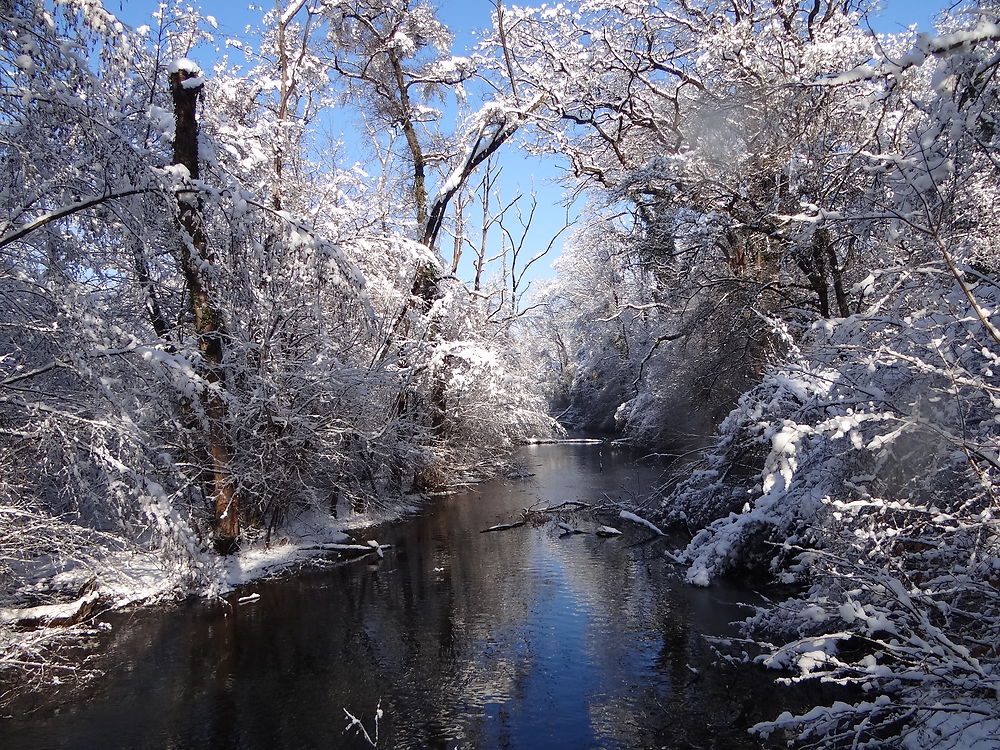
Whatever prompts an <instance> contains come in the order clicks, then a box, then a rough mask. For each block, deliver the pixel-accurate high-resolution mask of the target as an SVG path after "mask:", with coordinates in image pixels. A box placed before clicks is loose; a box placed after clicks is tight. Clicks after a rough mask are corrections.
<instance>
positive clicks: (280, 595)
mask: <svg viewBox="0 0 1000 750" xmlns="http://www.w3.org/2000/svg"><path fill="white" fill-rule="evenodd" d="M599 452H600V455H599ZM524 457H525V461H526V468H527V470H528V471H530V472H534V473H535V476H533V477H530V478H527V479H522V480H516V481H506V482H496V483H491V484H487V485H482V486H481V487H480V488H478V489H477V490H474V491H470V492H466V493H463V494H460V495H455V496H451V497H448V498H446V499H442V500H439V501H435V502H434V503H433V504H432V505H431V506H430V507H428V508H427V509H425V510H424V511H423V512H421V513H420V514H419V515H418V516H417V517H415V518H409V519H407V520H404V521H402V522H399V523H395V524H390V525H386V526H383V527H380V528H378V529H376V530H374V531H373V535H374V536H376V537H377V538H378V539H379V540H380V541H382V542H388V543H391V544H393V545H394V548H393V550H391V551H390V552H388V553H387V554H386V557H385V559H384V560H382V561H381V562H380V563H378V564H369V563H367V562H359V563H353V564H350V565H337V566H335V565H332V564H331V565H328V566H323V567H315V568H309V569H306V570H304V571H299V572H298V573H296V574H295V575H288V576H285V577H283V578H280V579H277V580H269V581H261V582H259V583H256V584H254V585H252V586H249V587H247V588H246V589H244V590H241V591H240V592H238V594H235V595H233V596H231V597H230V600H231V601H232V602H233V604H234V606H233V607H231V608H230V607H227V606H223V605H222V604H220V603H206V602H190V603H186V604H183V605H178V606H174V607H170V608H165V609H155V610H145V611H137V612H134V613H132V614H130V615H128V616H120V617H119V618H118V619H116V620H114V621H113V625H114V632H113V634H112V635H111V636H110V637H109V643H108V644H107V647H106V651H105V653H106V657H104V659H103V663H102V664H101V666H102V668H103V669H105V670H106V671H107V675H106V676H105V677H104V678H102V679H100V680H99V681H98V682H97V683H94V684H92V685H91V686H89V687H88V688H87V694H86V696H85V697H84V699H80V700H75V701H73V702H71V703H68V704H64V705H62V706H61V707H59V708H58V709H53V708H47V709H43V710H40V711H37V712H35V713H33V714H31V715H29V716H26V717H24V718H16V719H7V720H0V748H3V750H19V749H21V748H32V749H33V750H40V749H43V748H189V747H215V748H279V747H287V748H340V747H347V748H355V747H357V748H361V747H366V746H368V747H370V746H369V745H367V744H366V743H365V742H364V740H363V739H361V738H359V737H358V735H357V734H356V733H355V732H345V726H346V724H347V721H346V719H345V713H344V711H345V709H346V710H348V711H350V712H351V713H353V714H354V715H356V716H357V717H359V718H360V719H362V720H363V721H364V723H365V726H366V727H367V728H368V731H369V732H370V733H372V734H373V735H374V715H375V711H376V706H377V705H379V702H380V701H381V709H382V711H383V712H384V713H383V718H382V720H381V722H380V723H379V733H380V736H379V742H378V746H379V747H384V748H427V747H440V748H647V747H650V748H651V747H668V748H739V747H754V746H755V743H754V742H752V741H751V740H750V739H749V738H748V737H747V735H746V734H745V728H746V727H747V726H748V725H749V724H752V723H753V722H754V721H757V720H759V719H761V718H769V717H773V716H774V715H776V714H777V713H779V712H780V710H781V708H782V706H781V705H780V701H781V697H780V695H779V694H778V692H776V691H775V689H773V688H772V687H771V686H770V684H769V682H768V680H767V678H766V677H765V676H763V675H762V674H761V673H759V672H757V671H755V670H742V671H737V670H735V669H733V668H719V667H713V666H712V663H711V654H710V653H709V650H708V647H707V646H706V644H705V642H704V640H703V639H702V638H701V634H703V633H707V634H714V635H719V634H726V633H732V632H733V629H732V628H731V626H730V625H729V624H728V623H729V622H730V621H732V620H734V619H737V618H739V617H741V616H742V615H744V614H745V613H746V608H745V606H741V605H740V604H739V602H740V600H741V599H744V600H745V599H747V598H748V597H749V595H748V594H740V593H738V592H733V591H729V590H726V589H720V588H713V589H708V590H703V589H693V588H690V587H687V586H684V585H682V584H681V583H679V582H678V581H677V580H676V578H675V574H674V572H673V571H672V569H671V567H670V565H669V564H668V563H667V562H666V561H665V560H664V559H663V556H662V554H661V550H662V544H663V543H662V542H654V543H652V544H643V543H642V542H643V541H644V540H645V539H646V538H647V536H648V534H645V533H643V532H641V531H639V530H636V529H626V530H627V531H628V532H629V533H628V534H627V535H626V536H625V537H619V538H614V539H607V540H605V539H601V538H598V537H596V536H594V535H592V534H588V535H578V536H567V537H562V538H560V537H559V535H558V529H557V528H555V526H554V524H552V523H546V524H540V525H528V526H524V527H521V528H516V529H512V530H509V531H503V532H496V533H489V534H483V533H480V530H481V529H484V528H486V527H488V526H491V525H493V524H495V523H498V522H503V521H508V520H511V519H512V518H514V517H515V516H516V515H517V514H518V512H519V510H520V509H521V508H523V507H527V506H530V505H533V504H539V503H540V504H555V503H558V502H562V501H565V500H583V501H586V502H600V501H601V500H602V498H604V496H605V495H608V496H610V497H612V498H619V497H626V496H634V495H640V496H641V495H642V493H643V492H645V491H647V490H648V489H649V488H650V486H651V485H652V484H655V482H656V481H657V479H658V478H659V476H660V471H661V469H658V468H656V467H651V466H648V465H636V464H633V463H630V461H629V460H628V457H627V456H626V455H625V454H616V453H615V452H614V451H612V450H611V449H609V448H608V447H599V446H589V445H556V446H551V445H548V446H536V447H531V448H527V449H525V451H524ZM601 463H603V467H604V470H603V471H600V470H599V466H600V464H601ZM576 520H577V522H578V523H579V524H580V525H581V526H584V527H587V525H588V524H590V527H591V528H592V522H591V521H590V520H589V519H585V518H578V519H576ZM622 527H623V529H625V526H624V525H622ZM252 592H257V593H259V594H260V595H261V599H260V600H259V601H257V602H256V603H253V604H243V605H236V600H237V598H238V597H239V596H245V595H247V594H249V593H252Z"/></svg>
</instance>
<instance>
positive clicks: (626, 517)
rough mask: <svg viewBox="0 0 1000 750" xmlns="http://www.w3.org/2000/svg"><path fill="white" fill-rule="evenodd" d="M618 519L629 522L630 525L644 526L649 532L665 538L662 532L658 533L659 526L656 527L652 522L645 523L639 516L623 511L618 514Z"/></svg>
mask: <svg viewBox="0 0 1000 750" xmlns="http://www.w3.org/2000/svg"><path fill="white" fill-rule="evenodd" d="M618 517H619V518H621V519H623V520H625V521H631V522H632V523H634V524H637V525H639V526H644V527H645V528H647V529H649V530H650V531H652V532H653V533H654V534H656V535H657V536H666V534H664V533H663V532H662V531H660V527H659V526H657V525H656V524H654V523H653V522H652V521H647V520H646V519H645V518H642V517H641V516H637V515H636V514H635V513H630V512H629V511H627V510H623V511H621V512H620V513H619V514H618Z"/></svg>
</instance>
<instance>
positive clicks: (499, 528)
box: [479, 521, 524, 534]
mask: <svg viewBox="0 0 1000 750" xmlns="http://www.w3.org/2000/svg"><path fill="white" fill-rule="evenodd" d="M518 526H524V521H514V523H498V524H497V525H496V526H490V527H489V528H488V529H483V530H482V531H480V532H479V533H480V534H485V533H487V532H488V531H506V530H507V529H516V528H517V527H518Z"/></svg>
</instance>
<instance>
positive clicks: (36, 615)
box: [0, 591, 101, 628]
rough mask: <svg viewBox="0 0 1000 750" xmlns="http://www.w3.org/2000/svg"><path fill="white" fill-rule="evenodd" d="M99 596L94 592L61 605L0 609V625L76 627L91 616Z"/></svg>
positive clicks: (17, 626)
mask: <svg viewBox="0 0 1000 750" xmlns="http://www.w3.org/2000/svg"><path fill="white" fill-rule="evenodd" d="M100 599H101V595H100V594H99V593H98V592H96V591H91V592H89V593H87V594H84V595H83V596H81V597H80V598H79V599H76V600H74V601H71V602H64V603H62V604H42V605H40V606H38V607H25V608H23V609H19V608H11V609H0V625H8V626H13V627H16V628H42V627H47V628H57V627H63V628H65V627H69V626H70V625H78V624H79V623H81V622H83V621H84V620H86V619H87V618H88V617H90V615H91V614H93V612H94V609H95V608H96V607H97V603H98V601H100Z"/></svg>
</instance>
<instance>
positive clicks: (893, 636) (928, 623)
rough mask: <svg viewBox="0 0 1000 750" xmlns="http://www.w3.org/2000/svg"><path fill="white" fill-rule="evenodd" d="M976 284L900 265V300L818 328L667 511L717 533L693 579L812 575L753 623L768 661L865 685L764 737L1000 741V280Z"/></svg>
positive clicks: (702, 536)
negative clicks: (855, 697) (997, 326)
mask: <svg viewBox="0 0 1000 750" xmlns="http://www.w3.org/2000/svg"><path fill="white" fill-rule="evenodd" d="M918 279H919V281H917V280H918ZM965 279H967V280H973V279H974V280H975V283H974V284H973V286H974V287H975V293H974V295H973V296H972V298H971V300H970V298H969V297H968V296H967V295H966V293H965V291H964V290H963V289H962V288H961V286H960V285H959V284H956V283H955V279H954V278H952V277H951V275H950V274H949V273H948V272H947V271H946V270H945V269H942V268H940V267H935V266H934V264H928V265H926V266H922V267H918V268H907V269H904V270H901V271H900V272H899V273H898V274H897V275H890V274H888V273H887V274H884V275H883V278H882V281H883V282H888V283H889V285H890V286H891V287H892V290H893V293H892V296H891V305H890V298H889V297H887V298H886V299H884V300H882V302H881V303H880V304H877V305H874V306H873V307H872V309H871V310H870V311H869V312H867V313H865V314H859V315H854V316H851V317H849V318H845V319H842V320H838V321H822V322H820V323H817V324H816V325H815V326H814V327H813V329H812V330H811V331H810V332H809V333H808V335H807V336H805V337H804V340H803V343H802V345H801V347H794V348H793V350H792V352H791V354H790V355H789V357H788V358H787V360H786V361H785V362H784V363H783V364H781V365H778V366H775V367H773V368H771V370H770V371H769V372H768V373H767V374H766V376H765V377H764V379H763V382H762V383H761V384H760V385H759V386H758V387H756V388H754V389H753V390H751V391H750V392H748V393H747V394H745V395H744V397H743V398H742V399H741V400H740V403H739V406H738V407H737V408H736V409H735V410H734V411H733V412H732V413H731V414H730V415H729V417H728V418H727V419H726V420H725V422H724V423H723V425H722V427H721V429H720V438H719V441H718V443H717V445H716V447H715V448H714V450H712V451H710V452H709V453H708V454H707V455H706V456H705V459H704V464H703V466H701V467H700V468H699V470H697V471H695V472H693V473H692V475H691V476H690V478H688V479H687V480H686V481H685V482H684V483H682V484H681V485H680V486H679V488H678V489H677V490H676V492H675V493H674V494H673V496H672V497H670V498H668V499H667V501H666V503H665V506H664V508H665V510H666V511H667V513H668V515H669V516H670V517H672V518H673V519H674V520H675V521H680V522H686V523H689V524H691V525H692V526H693V527H695V528H700V529H701V530H700V531H698V532H697V533H696V534H695V536H694V538H693V539H692V541H691V542H690V544H689V545H688V547H687V548H686V550H685V551H684V555H683V558H684V560H685V562H686V564H687V565H688V571H687V578H688V580H689V581H690V582H692V583H695V584H698V585H707V584H709V583H710V582H711V581H712V580H713V579H714V578H716V577H718V576H720V575H723V574H727V573H733V572H746V571H747V570H752V571H756V572H758V573H760V572H765V571H766V572H767V573H769V574H770V575H773V576H775V577H777V578H779V579H781V580H783V581H785V582H789V583H791V582H799V583H803V584H805V585H806V586H807V588H806V590H805V591H804V593H802V594H801V595H800V596H798V597H795V598H792V599H789V600H787V601H785V602H783V603H781V604H780V605H778V606H776V607H774V608H771V609H768V610H762V611H761V612H760V613H758V615H757V616H756V617H754V618H752V619H751V620H749V621H748V623H747V630H748V632H749V633H750V634H751V635H753V636H755V637H757V638H762V639H764V640H763V641H762V642H761V645H762V646H763V654H762V655H761V656H760V657H759V658H758V661H759V662H761V663H763V664H765V665H766V666H768V667H771V668H775V669H783V670H791V672H792V673H793V676H790V677H786V678H784V679H787V680H790V681H800V680H808V679H819V680H824V681H828V682H836V683H839V684H849V685H855V686H858V687H860V688H861V690H862V691H863V693H864V695H865V696H866V698H865V699H864V700H861V701H859V702H857V703H855V704H852V705H848V704H839V705H837V706H834V707H832V708H828V709H827V708H817V709H816V710H814V711H811V712H808V713H806V714H804V715H802V716H797V717H793V716H790V715H783V716H781V717H779V718H778V719H776V720H775V721H774V722H771V723H768V724H763V725H760V726H758V727H757V730H758V731H759V732H760V733H762V734H765V735H767V734H771V733H773V732H775V731H779V730H795V731H796V732H798V733H800V738H801V739H803V740H806V739H808V740H813V741H816V742H818V743H819V744H821V745H823V746H837V747H840V746H845V747H846V746H851V747H882V746H893V747H896V746H899V747H914V748H918V747H951V748H973V747H981V748H986V747H996V743H997V742H998V741H1000V720H998V719H997V715H998V713H997V708H998V705H1000V703H998V700H1000V647H998V645H997V644H998V643H1000V591H998V587H997V583H998V581H1000V505H998V498H997V494H996V493H997V488H996V482H997V478H998V474H1000V463H998V461H997V446H998V445H1000V419H998V415H1000V389H998V388H997V386H996V383H997V379H996V373H998V372H1000V346H998V343H1000V342H995V341H993V340H992V339H991V338H990V336H989V332H988V328H987V327H985V326H984V321H983V318H982V316H983V314H984V313H985V315H987V316H989V317H991V318H992V319H993V320H996V313H995V311H996V310H997V309H998V303H1000V287H998V285H997V284H996V282H995V280H994V279H992V278H989V277H986V276H984V275H982V274H977V272H975V271H974V270H970V271H969V272H968V273H967V274H966V276H965ZM918 302H919V304H918ZM903 310H906V311H908V312H905V313H904V312H902V311H903ZM987 325H989V324H987Z"/></svg>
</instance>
